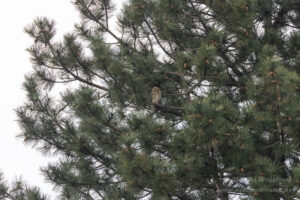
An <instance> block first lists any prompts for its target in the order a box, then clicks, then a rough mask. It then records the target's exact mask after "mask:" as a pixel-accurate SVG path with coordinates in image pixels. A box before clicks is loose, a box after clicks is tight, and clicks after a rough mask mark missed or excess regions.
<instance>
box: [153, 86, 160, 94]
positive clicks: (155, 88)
mask: <svg viewBox="0 0 300 200" xmlns="http://www.w3.org/2000/svg"><path fill="white" fill-rule="evenodd" d="M157 92H160V89H159V88H158V87H153V88H152V93H157Z"/></svg>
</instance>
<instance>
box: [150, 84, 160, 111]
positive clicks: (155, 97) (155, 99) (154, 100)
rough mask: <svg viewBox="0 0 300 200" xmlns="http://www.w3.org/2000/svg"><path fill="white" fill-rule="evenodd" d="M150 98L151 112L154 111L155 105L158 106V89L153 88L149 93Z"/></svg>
mask: <svg viewBox="0 0 300 200" xmlns="http://www.w3.org/2000/svg"><path fill="white" fill-rule="evenodd" d="M151 97H152V106H151V108H152V110H153V111H155V105H153V103H154V104H158V102H159V100H160V99H161V91H160V89H159V88H158V87H153V88H152V92H151Z"/></svg>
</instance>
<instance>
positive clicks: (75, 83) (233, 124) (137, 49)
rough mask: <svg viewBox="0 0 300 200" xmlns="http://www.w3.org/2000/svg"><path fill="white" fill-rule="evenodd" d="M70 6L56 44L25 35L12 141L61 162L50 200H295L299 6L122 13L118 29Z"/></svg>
mask: <svg viewBox="0 0 300 200" xmlns="http://www.w3.org/2000/svg"><path fill="white" fill-rule="evenodd" d="M74 4H75V6H76V8H77V9H78V10H79V12H80V13H81V15H82V17H83V19H84V20H83V21H82V22H81V23H80V24H77V25H76V26H75V30H74V32H73V33H69V34H66V35H65V36H64V37H63V40H62V41H61V42H55V41H54V40H53V38H54V35H55V27H54V25H55V24H54V22H53V21H51V20H49V19H46V18H38V19H36V20H35V21H34V22H33V24H32V25H30V26H28V27H27V28H26V29H25V31H26V32H27V33H28V34H29V35H31V36H32V37H33V38H34V41H35V43H34V44H33V45H32V47H31V48H29V49H28V51H29V53H30V54H31V59H32V63H33V65H34V71H33V73H32V74H30V75H28V76H27V77H26V80H25V83H24V89H25V90H26V92H27V100H26V103H25V104H24V106H22V107H20V108H19V109H17V114H18V119H19V123H20V126H21V128H22V130H23V132H22V133H21V134H20V137H22V138H24V141H25V142H26V143H30V144H33V145H35V146H36V147H37V148H39V149H41V150H42V151H43V152H44V153H47V154H51V153H53V152H54V153H58V154H60V155H61V160H60V161H59V162H57V163H52V164H49V166H48V167H46V168H44V169H43V170H42V171H43V173H44V174H45V176H46V178H47V179H48V180H49V181H51V182H53V183H54V184H55V186H56V187H58V188H59V189H60V192H61V194H60V197H59V198H60V199H88V200H91V199H154V200H156V199H174V200H175V199H180V200H183V199H188V200H192V199H195V200H196V199H197V200H199V199H203V200H204V199H224V200H227V199H230V198H231V197H233V196H234V195H237V196H236V198H239V199H245V198H247V199H278V200H279V199H296V198H299V187H298V186H299V176H300V175H299V166H300V160H299V150H300V149H299V145H298V144H299V142H300V137H299V134H298V132H299V130H300V125H299V124H300V123H299V113H300V93H299V92H300V74H299V73H300V70H299V64H300V56H299V55H300V34H299V28H300V26H299V25H300V24H299V21H300V20H298V19H299V17H300V6H299V3H297V1H284V0H276V1H271V0H266V1H259V0H227V1H221V0H207V1H192V0H172V1H171V0H143V1H141V0H130V1H128V2H127V3H126V4H124V5H123V8H122V10H121V13H120V15H118V21H117V22H118V23H117V26H118V29H116V28H114V27H112V24H113V23H111V22H112V19H111V16H112V14H113V11H114V5H113V3H112V2H111V1H104V0H75V1H74ZM114 14H115V13H114ZM116 30H119V32H118V31H116ZM108 36H109V37H108ZM108 38H110V39H108ZM58 84H61V86H62V87H60V89H61V90H62V92H61V94H60V96H51V95H50V93H51V91H52V88H53V87H54V88H56V87H55V86H56V85H58ZM153 87H158V88H159V89H160V91H161V99H160V100H159V102H158V103H157V104H152V103H151V102H152V101H151V100H152V99H151V98H152V96H151V91H152V88H153ZM151 104H152V105H151ZM153 106H155V112H153V110H151V107H153ZM257 178H264V179H263V180H260V181H258V180H259V179H257ZM274 179H275V181H270V180H274ZM271 190H272V191H271ZM9 191H14V189H12V190H11V189H9V187H8V186H6V185H5V184H3V185H1V192H2V193H1V194H3V195H7V194H9ZM17 191H19V190H17ZM24 191H25V192H24ZM19 193H20V194H21V193H22V195H23V193H24V195H25V193H26V195H33V196H34V195H37V194H38V191H37V190H36V189H33V190H30V192H29V190H28V191H27V190H20V192H18V194H19ZM26 195H25V196H26ZM25 196H24V198H25ZM33 196H30V198H33V199H34V198H36V199H42V198H44V197H43V196H36V197H35V196H34V197H33ZM22 198H23V197H22ZM28 198H29V196H28ZM25 199H26V198H25Z"/></svg>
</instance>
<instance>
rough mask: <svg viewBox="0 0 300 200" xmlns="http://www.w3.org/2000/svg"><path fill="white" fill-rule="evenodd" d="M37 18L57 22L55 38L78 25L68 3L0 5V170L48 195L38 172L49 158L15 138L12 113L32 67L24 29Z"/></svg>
mask: <svg viewBox="0 0 300 200" xmlns="http://www.w3.org/2000/svg"><path fill="white" fill-rule="evenodd" d="M37 16H46V17H49V18H52V19H54V20H55V21H56V24H57V36H58V38H59V37H61V36H62V34H64V33H66V32H70V31H72V29H73V25H74V23H76V22H79V21H80V20H79V14H78V12H77V11H76V10H75V8H74V6H73V5H72V3H71V1H70V0H14V1H1V7H0V25H1V31H0V58H1V62H0V70H1V73H0V76H1V78H0V81H1V84H0V91H1V100H0V109H1V114H0V117H1V120H0V122H1V126H0V128H1V131H0V170H2V171H3V172H4V175H5V177H6V179H7V180H9V181H11V180H13V179H14V177H19V176H22V177H23V179H24V180H26V181H27V183H29V184H30V185H35V186H40V187H41V188H42V191H43V192H45V193H48V194H50V193H51V189H52V186H51V185H49V184H46V183H44V179H43V177H42V176H41V175H40V171H39V168H40V167H41V166H46V165H47V163H48V162H49V158H45V157H43V156H42V155H41V154H40V153H39V152H37V151H36V150H34V149H32V148H31V147H30V146H25V145H24V144H23V142H22V141H21V140H20V139H19V140H17V139H16V138H15V136H16V135H17V134H18V133H19V132H20V129H19V127H18V125H17V123H16V114H15V112H14V110H13V109H15V108H17V107H18V106H21V105H22V103H23V102H24V100H25V92H24V91H23V90H22V89H21V88H22V82H23V81H24V75H25V74H26V73H28V72H30V71H31V67H32V66H31V63H30V61H29V54H28V53H27V52H26V51H25V49H26V48H28V47H29V46H30V45H31V44H32V42H33V41H32V40H31V38H29V36H27V35H26V34H25V33H24V31H23V28H24V26H25V25H27V24H29V23H31V22H32V20H33V19H34V18H35V17H37ZM52 194H53V193H52ZM52 199H53V198H52Z"/></svg>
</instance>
